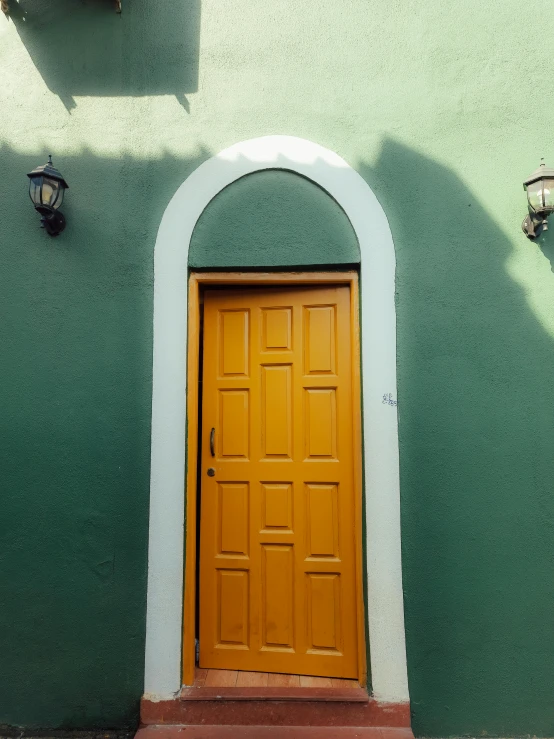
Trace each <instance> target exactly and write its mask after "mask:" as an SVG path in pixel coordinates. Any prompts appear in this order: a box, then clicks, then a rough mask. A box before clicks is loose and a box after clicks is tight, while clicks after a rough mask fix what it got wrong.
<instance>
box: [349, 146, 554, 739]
mask: <svg viewBox="0 0 554 739" xmlns="http://www.w3.org/2000/svg"><path fill="white" fill-rule="evenodd" d="M360 171H361V173H362V175H363V176H364V177H365V178H366V179H367V181H368V182H369V184H370V185H373V186H374V187H378V188H379V193H380V197H381V202H382V204H383V206H384V208H385V211H386V212H387V214H388V217H389V219H390V223H391V226H392V231H393V235H394V238H395V244H396V254H397V281H396V292H397V295H396V304H397V332H398V411H399V442H400V482H401V487H400V489H401V503H402V548H403V581H404V592H405V624H406V641H407V657H408V677H409V688H410V697H411V703H412V715H413V728H414V732H415V734H416V735H418V736H460V735H469V736H480V735H484V734H489V735H495V736H521V735H526V734H529V733H534V734H537V735H540V736H551V735H552V733H553V730H554V704H553V702H552V698H551V696H552V688H551V682H552V681H551V676H552V671H553V670H554V639H553V638H552V633H553V627H554V616H553V613H554V578H553V577H552V565H553V562H554V536H553V530H554V495H552V481H553V480H554V456H553V455H552V453H551V446H552V438H553V437H554V412H553V409H554V386H553V385H552V383H551V382H550V381H549V379H548V375H549V372H550V370H549V368H550V367H552V365H553V363H554V338H553V336H552V334H551V333H550V332H548V331H547V330H546V329H545V327H543V325H541V323H540V321H539V320H538V319H537V316H536V314H535V313H534V312H533V310H531V307H530V305H529V302H528V299H527V296H526V295H525V293H524V292H523V291H522V289H521V287H520V286H519V285H517V284H516V283H515V282H514V281H513V279H512V278H511V276H510V275H509V274H508V272H507V269H506V264H507V261H508V259H509V257H510V255H511V253H512V245H511V243H510V241H509V240H508V238H507V237H506V235H505V234H504V233H503V231H502V230H501V228H500V227H499V226H498V225H497V224H496V223H495V222H494V220H493V219H492V218H491V217H490V215H489V214H488V213H487V212H486V210H485V209H484V207H483V204H482V203H481V202H479V200H478V199H476V197H475V194H474V193H473V192H471V190H470V189H468V188H467V186H466V185H465V184H464V183H463V182H462V181H461V180H460V179H459V178H458V177H457V176H456V175H455V174H454V173H453V172H452V171H451V170H449V169H448V168H447V167H444V166H442V165H440V164H438V163H437V162H435V161H433V160H432V159H430V158H429V157H426V156H423V155H421V154H419V153H417V152H414V151H412V150H410V149H409V148H408V147H405V146H402V145H401V144H399V143H397V142H394V141H390V140H389V141H386V142H385V143H384V146H383V149H382V152H381V156H380V157H379V159H378V161H377V163H376V165H375V166H374V167H369V166H367V165H365V164H361V165H360ZM437 192H440V197H441V205H442V208H443V209H444V218H437V212H436V210H435V207H434V206H435V202H436V193H437ZM522 238H524V237H522ZM524 243H527V244H528V248H529V249H530V250H533V253H534V255H535V257H538V263H540V262H542V264H544V263H545V260H544V257H543V256H542V255H541V248H542V249H544V250H545V252H546V253H547V254H550V255H551V253H552V244H553V243H554V240H553V239H552V235H551V234H550V233H549V234H547V235H546V236H545V238H544V239H543V240H542V241H541V242H540V243H538V244H531V243H529V242H524ZM549 268H550V265H549ZM551 278H552V275H551ZM551 284H553V286H554V281H553V282H551ZM370 597H371V595H370Z"/></svg>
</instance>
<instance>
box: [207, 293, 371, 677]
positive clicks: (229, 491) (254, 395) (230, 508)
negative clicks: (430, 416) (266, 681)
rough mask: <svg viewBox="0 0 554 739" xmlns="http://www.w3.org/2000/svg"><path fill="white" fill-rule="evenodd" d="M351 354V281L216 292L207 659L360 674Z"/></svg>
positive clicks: (235, 665)
mask: <svg viewBox="0 0 554 739" xmlns="http://www.w3.org/2000/svg"><path fill="white" fill-rule="evenodd" d="M351 354H352V337H351V322H350V291H349V288H348V287H347V286H340V287H315V288H314V287H291V288H281V287H279V288H257V289H256V288H248V289H235V290H225V291H222V290H210V291H207V292H206V293H205V302H204V360H203V361H204V365H203V400H202V443H201V455H202V459H201V462H202V466H201V517H200V662H199V664H200V666H201V667H207V668H224V669H234V670H237V669H238V670H254V671H261V672H284V673H293V674H304V675H322V676H330V677H346V678H355V677H357V676H358V668H357V630H356V624H357V620H356V605H357V590H356V586H357V583H356V575H355V555H356V552H355V546H356V544H355V542H356V536H355V527H356V526H357V525H359V522H357V521H356V520H355V495H354V484H353V477H354V474H353V473H354V465H353V460H354V454H358V453H359V450H354V449H353V414H354V413H359V412H360V409H359V408H353V403H352V356H351ZM212 429H213V431H212ZM210 437H211V444H210ZM210 468H211V469H210ZM209 472H210V473H211V474H213V476H210V475H209V474H208V473H209Z"/></svg>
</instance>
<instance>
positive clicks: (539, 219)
mask: <svg viewBox="0 0 554 739" xmlns="http://www.w3.org/2000/svg"><path fill="white" fill-rule="evenodd" d="M523 189H524V190H525V191H526V192H527V203H528V207H529V215H528V216H527V218H526V219H525V220H524V221H523V223H522V224H521V227H522V229H523V233H524V234H525V235H526V236H527V238H528V239H536V238H537V236H540V235H541V233H542V232H543V231H547V230H548V216H549V215H550V214H551V213H554V169H551V168H550V167H545V165H544V160H541V165H540V167H539V168H538V169H537V170H535V171H534V172H533V174H532V175H530V177H528V178H527V179H526V180H525V181H524V183H523Z"/></svg>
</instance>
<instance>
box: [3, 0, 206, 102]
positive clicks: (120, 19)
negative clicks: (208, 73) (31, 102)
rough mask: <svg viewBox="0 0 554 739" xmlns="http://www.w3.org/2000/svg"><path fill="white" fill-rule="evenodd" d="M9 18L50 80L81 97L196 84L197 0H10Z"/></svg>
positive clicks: (181, 96) (173, 91)
mask: <svg viewBox="0 0 554 739" xmlns="http://www.w3.org/2000/svg"><path fill="white" fill-rule="evenodd" d="M9 17H10V18H11V20H12V21H13V23H14V24H15V26H16V28H17V32H18V33H19V36H20V38H21V40H22V42H23V44H24V45H25V48H26V49H27V51H28V52H29V55H30V57H31V59H32V60H33V63H34V64H35V66H36V68H37V69H38V71H39V72H40V74H41V75H42V77H43V79H44V81H45V83H46V85H47V86H48V88H49V89H50V90H52V92H54V93H56V94H57V95H59V97H60V99H61V100H62V102H63V103H64V105H65V106H66V108H67V109H68V110H70V109H71V108H73V107H75V101H74V97H78V96H96V95H98V96H103V97H110V96H142V95H175V97H176V98H177V100H178V101H179V102H180V103H181V104H182V105H183V106H184V107H185V108H186V109H187V110H188V103H187V99H186V97H185V96H186V95H187V94H188V93H192V92H196V91H197V89H198V55H199V40H200V0H181V2H169V1H167V2H150V0H131V2H127V3H125V2H124V3H123V12H122V14H121V15H118V14H117V13H116V12H115V11H114V4H113V0H10V15H9Z"/></svg>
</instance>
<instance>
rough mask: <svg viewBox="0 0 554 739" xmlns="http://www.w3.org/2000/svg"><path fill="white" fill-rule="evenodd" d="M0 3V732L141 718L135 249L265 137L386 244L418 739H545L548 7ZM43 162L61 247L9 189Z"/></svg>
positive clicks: (553, 328)
mask: <svg viewBox="0 0 554 739" xmlns="http://www.w3.org/2000/svg"><path fill="white" fill-rule="evenodd" d="M11 4H12V6H13V13H12V18H11V20H8V19H4V18H0V69H1V70H2V85H1V86H0V119H1V123H2V125H1V128H0V165H1V171H2V177H1V183H2V184H1V187H0V228H1V230H0V234H1V235H0V259H1V264H0V281H1V285H0V303H1V305H0V315H1V317H2V318H1V324H0V338H1V344H0V345H1V347H2V360H1V362H0V368H1V369H0V372H1V376H0V387H1V388H2V399H3V409H2V413H1V415H0V441H1V444H0V455H1V459H0V474H1V478H0V479H1V481H2V514H1V516H0V588H1V593H2V599H1V605H2V607H1V608H0V654H1V655H2V664H1V669H0V724H1V723H6V724H13V725H25V726H33V727H37V726H43V727H84V728H91V727H94V726H96V727H121V726H124V725H126V724H129V723H132V722H134V721H136V719H137V709H138V700H139V697H140V695H141V692H142V687H143V683H142V680H143V662H144V633H145V610H144V609H145V598H146V547H147V533H148V532H147V528H148V510H147V506H148V487H149V444H150V442H149V433H150V402H151V354H152V343H151V341H152V328H151V326H152V284H153V260H152V256H153V248H154V242H155V237H156V232H157V228H158V226H159V223H160V220H161V217H162V214H163V212H164V209H165V207H166V205H167V203H168V201H169V199H170V198H171V196H172V194H173V193H174V192H175V190H176V189H177V187H178V186H179V185H180V184H181V182H182V181H183V180H184V179H185V178H186V177H187V175H188V174H190V172H192V171H193V169H194V168H195V167H197V166H198V165H199V164H200V163H201V162H203V161H204V160H206V159H207V158H208V157H209V156H211V155H212V154H214V153H216V152H218V151H220V150H221V149H223V148H225V147H227V146H229V145H231V144H233V143H235V142H237V141H240V140H244V139H248V138H251V137H255V136H262V135H267V134H274V133H279V134H289V135H295V136H300V137H303V138H306V139H309V140H312V141H315V142H317V143H319V144H321V145H323V146H325V147H327V148H329V149H331V150H333V151H336V152H337V153H338V154H339V155H341V156H342V157H344V158H345V159H346V160H347V161H348V162H349V163H350V164H351V165H352V166H353V167H355V168H356V169H357V170H358V172H360V174H361V175H362V176H363V177H364V178H365V179H366V180H367V182H368V183H369V184H370V186H371V187H372V189H373V190H374V192H375V193H376V195H377V197H378V198H379V200H380V202H381V203H382V205H383V207H384V209H385V211H386V213H387V216H388V218H389V221H390V224H391V229H392V233H393V237H394V241H395V248H396V255H397V316H398V378H399V379H398V402H399V406H398V408H399V417H400V472H401V497H402V534H403V577H404V588H405V611H406V638H407V651H408V673H409V683H410V694H411V699H412V711H413V727H414V731H415V733H416V734H417V735H429V736H450V735H460V734H472V735H481V734H488V735H499V736H510V735H518V734H519V735H521V734H536V735H540V736H549V735H550V736H552V735H553V734H554V704H553V702H552V699H551V693H552V690H551V684H552V674H553V673H554V639H553V638H552V634H553V631H554V628H553V627H554V623H553V621H554V616H553V614H554V578H553V577H552V562H553V561H554V535H553V521H554V495H553V494H552V487H553V485H552V481H553V480H554V456H553V455H552V453H551V446H552V439H553V438H554V414H553V413H552V408H553V406H554V389H553V388H552V383H551V382H550V379H549V377H550V372H551V367H552V366H553V364H554V307H553V294H554V274H553V271H552V266H551V263H552V264H554V240H553V237H552V236H551V235H550V233H549V234H547V235H546V236H545V237H544V238H543V240H542V241H541V243H539V244H531V243H529V242H528V241H527V240H526V239H525V238H524V236H523V235H522V234H521V232H520V222H521V220H522V218H523V216H524V214H525V201H524V195H523V192H522V189H521V181H522V180H523V178H524V177H525V176H526V175H527V174H528V173H529V172H530V171H531V170H532V169H534V168H535V167H536V166H537V164H538V160H539V157H540V156H545V157H546V158H547V161H548V162H552V161H554V147H553V146H552V140H551V139H552V136H551V132H552V127H553V123H554V120H553V118H554V105H553V103H554V94H553V93H552V91H551V88H550V87H549V85H548V83H546V84H544V85H542V86H540V92H538V90H539V86H538V85H537V83H538V82H540V81H541V80H542V79H543V78H544V74H545V72H544V70H545V69H547V68H548V64H545V63H544V62H543V59H542V57H541V55H540V54H537V51H536V48H537V47H536V43H537V39H538V38H539V36H540V38H542V39H549V38H552V35H553V33H554V15H553V14H552V13H548V12H545V5H544V3H543V2H541V3H539V2H538V0H528V2H526V3H522V2H521V0H490V2H488V3H483V2H481V0H466V1H465V2H463V3H450V2H446V1H445V0H428V2H426V3H420V2H418V3H416V2H411V0H408V1H407V2H404V3H390V2H386V1H385V0H375V2H372V3H368V2H367V0H344V1H343V2H336V3H334V2H328V1H327V0H310V1H309V2H306V3H298V2H295V1H294V0H279V1H278V2H275V3H267V2H265V0H248V1H247V2H244V3H242V4H240V6H238V5H237V3H235V2H231V0H194V1H193V0H190V1H187V2H182V1H180V0H167V2H164V3H152V2H151V1H150V0H127V2H126V0H123V14H122V15H121V17H119V16H117V15H116V14H115V13H113V9H112V3H111V2H108V0H105V2H104V0H95V1H94V2H93V0H82V2H75V0H58V2H56V3H52V2H50V0H21V2H19V3H17V2H16V0H11ZM530 19H540V23H538V24H536V26H533V24H532V22H530ZM543 56H544V55H543ZM49 152H51V153H52V154H53V157H54V163H55V164H56V165H57V166H58V167H59V168H60V169H61V170H62V172H63V174H64V176H65V177H66V178H67V180H68V182H69V185H70V190H69V192H68V194H67V205H66V206H65V207H64V212H65V214H66V216H67V218H68V227H67V229H66V231H65V232H64V234H62V235H61V236H60V237H58V238H57V239H49V238H48V237H47V236H46V234H45V233H44V232H42V231H40V230H39V229H38V218H37V217H36V215H35V214H34V213H33V211H32V207H31V205H30V202H29V200H28V196H27V192H26V190H27V181H26V177H25V173H26V172H27V171H29V170H30V169H32V168H33V167H34V166H35V165H37V164H41V163H44V162H45V161H46V156H47V154H48V153H49ZM206 218H208V216H206ZM337 228H339V229H340V227H339V226H338V224H337ZM183 289H185V286H183ZM369 597H371V594H370V595H369Z"/></svg>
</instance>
